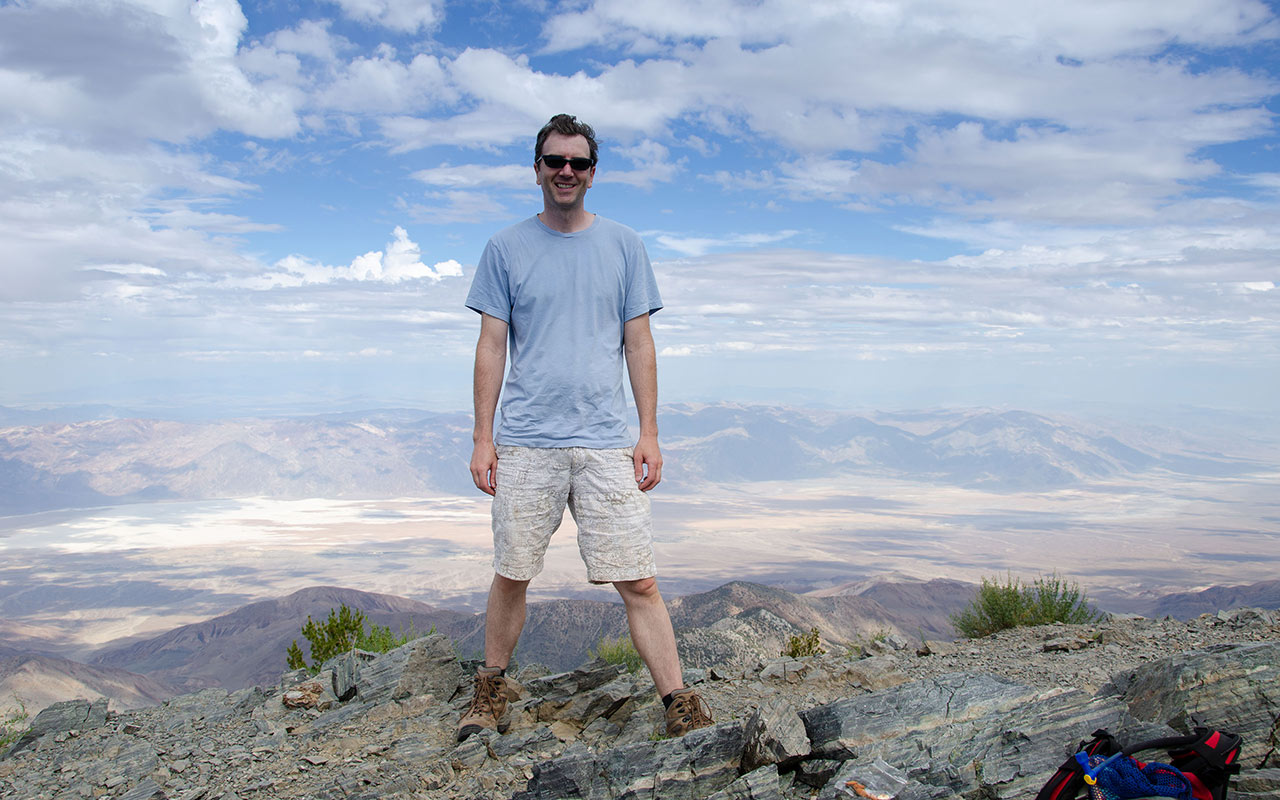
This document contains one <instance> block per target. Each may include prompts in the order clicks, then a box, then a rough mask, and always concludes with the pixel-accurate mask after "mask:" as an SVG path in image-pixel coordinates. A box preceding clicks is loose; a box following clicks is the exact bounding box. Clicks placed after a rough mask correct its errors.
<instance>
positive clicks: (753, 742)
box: [0, 609, 1280, 800]
mask: <svg viewBox="0 0 1280 800" xmlns="http://www.w3.org/2000/svg"><path fill="white" fill-rule="evenodd" d="M473 666H474V665H473V663H471V662H460V661H459V660H458V659H457V658H456V657H455V655H454V653H453V651H452V647H451V646H450V643H449V641H448V640H447V639H445V638H444V637H442V636H429V637H426V638H423V639H419V640H416V641H414V642H410V643H409V644H407V645H405V646H404V647H401V648H399V649H397V650H394V651H392V652H390V653H387V654H385V655H382V656H373V655H372V654H361V653H354V654H349V655H347V656H344V657H341V658H339V659H335V660H334V661H332V662H330V664H329V665H327V668H326V670H325V671H323V672H322V673H321V674H320V675H319V676H316V677H315V678H312V677H311V676H309V675H307V674H305V673H300V672H295V673H288V674H286V675H285V676H283V678H282V680H281V682H280V684H279V685H277V686H273V687H269V688H259V687H254V688H248V689H243V690H240V691H238V692H233V693H227V692H225V691H223V690H214V689H211V690H205V691H202V692H198V693H195V694H190V695H184V696H182V697H177V698H174V699H172V700H169V701H167V702H166V703H164V704H162V705H160V706H155V707H151V708H146V709H140V710H135V711H128V712H123V713H114V712H110V711H108V710H107V709H106V707H105V704H104V703H103V702H97V703H90V702H88V701H71V702H67V703H61V704H57V705H55V706H51V707H50V708H48V709H46V710H45V711H44V712H42V713H41V714H40V715H39V716H38V717H37V718H36V720H34V721H33V725H32V731H31V732H30V733H29V734H28V735H27V736H26V737H24V738H23V739H22V740H20V741H19V742H18V743H17V744H15V746H14V747H13V748H12V749H11V750H10V752H9V753H7V754H6V756H5V758H4V759H3V760H0V798H6V799H7V798H45V797H59V798H64V797H65V798H120V799H122V800H158V799H159V798H167V799H175V798H176V799H178V800H250V799H251V798H253V799H256V798H263V800H266V799H267V798H281V799H288V798H317V799H319V800H327V799H328V798H333V799H334V800H337V798H359V799H360V800H408V798H427V799H428V800H443V799H444V798H451V799H452V798H519V800H551V799H552V798H591V800H621V799H622V798H641V797H645V798H649V797H652V798H663V800H666V799H667V798H690V800H692V799H693V798H697V799H698V800H702V799H703V798H714V799H715V800H783V798H787V799H788V800H793V799H794V800H798V799H799V798H806V799H808V798H819V799H820V800H834V799H835V798H844V797H854V796H862V797H877V798H883V799H884V800H888V799H889V798H897V799H900V800H918V799H919V798H938V799H939V800H942V799H943V798H961V797H963V798H978V797H984V798H1012V797H1027V796H1030V795H1032V794H1034V792H1035V790H1036V789H1037V788H1038V787H1039V785H1040V784H1041V783H1043V782H1044V781H1045V780H1047V779H1048V777H1049V776H1050V775H1051V774H1052V772H1053V771H1054V769H1056V767H1057V765H1058V764H1059V763H1061V761H1062V759H1063V758H1064V757H1066V755H1067V754H1068V753H1069V751H1070V749H1072V745H1074V744H1075V742H1076V741H1078V740H1079V739H1081V738H1084V737H1087V736H1088V734H1089V733H1090V732H1092V731H1093V730H1094V729H1095V728H1098V727H1107V728H1109V729H1110V730H1111V731H1112V732H1113V733H1116V734H1117V735H1119V736H1120V737H1121V738H1124V739H1128V740H1133V739H1138V738H1149V737H1151V736H1156V735H1167V734H1170V733H1172V732H1173V730H1177V731H1178V732H1182V731H1183V730H1185V729H1186V728H1188V727H1190V726H1191V725H1194V724H1207V725H1210V726H1213V727H1220V728H1225V729H1230V730H1234V731H1235V732H1237V733H1240V734H1241V735H1242V736H1244V738H1245V748H1244V751H1243V754H1242V759H1241V760H1242V763H1243V764H1244V765H1245V768H1246V769H1245V772H1244V773H1243V774H1242V775H1241V777H1240V779H1239V781H1238V785H1237V788H1236V790H1235V791H1234V792H1233V794H1232V797H1233V798H1235V799H1237V800H1257V799H1259V798H1263V797H1273V798H1274V797H1276V796H1278V795H1280V764H1278V763H1277V760H1278V759H1280V755H1278V754H1277V750H1276V748H1277V741H1276V738H1277V725H1278V724H1280V612H1275V611H1263V610H1256V609H1242V610H1236V611H1232V612H1223V613H1220V614H1217V615H1205V616H1203V617H1200V618H1198V619H1195V620H1191V621H1190V622H1185V623H1184V622H1176V621H1173V620H1147V619H1140V618H1136V619H1135V618H1113V619H1111V620H1109V621H1107V622H1104V623H1100V624H1097V625H1090V626H1063V625H1057V626H1045V627H1041V628H1027V629H1019V630H1015V631H1006V632H1004V633H1001V634H998V635H996V636H993V637H989V638H986V639H982V640H974V641H965V640H962V641H960V642H956V643H942V644H939V643H911V642H907V641H905V640H904V639H902V638H901V637H900V636H898V635H895V634H889V635H886V636H883V637H872V638H871V639H870V640H868V641H866V642H863V643H861V644H860V646H858V647H855V648H850V649H849V650H848V651H842V652H832V653H828V654H825V655H821V656H814V657H809V658H800V659H786V658H770V659H764V660H761V661H759V662H758V663H755V664H752V665H750V666H746V667H739V666H724V667H721V666H713V667H709V668H706V669H698V670H689V671H688V675H687V677H688V679H689V680H690V681H691V682H695V683H696V684H697V685H698V687H699V689H700V691H701V692H702V693H703V695H704V697H705V698H706V699H707V701H708V702H709V704H710V706H711V708H712V710H713V713H714V714H715V717H716V719H717V720H718V721H719V722H718V724H717V725H715V726H714V727H712V728H708V729H704V730H701V731H695V732H693V733H691V734H690V735H689V736H686V737H684V738H683V739H677V740H665V739H661V738H660V737H658V736H657V735H656V731H658V730H659V722H660V717H661V714H660V710H659V709H660V704H658V703H657V702H656V700H655V698H654V696H653V686H652V683H651V682H650V681H649V680H648V677H647V675H646V674H645V673H644V672H643V671H642V672H641V673H639V674H635V675H629V674H626V673H624V672H622V671H621V669H620V668H619V667H616V666H612V665H607V664H604V663H603V662H598V661H597V662H593V663H591V664H587V665H584V666H582V667H580V668H579V669H577V670H573V671H571V672H566V673H560V674H556V675H540V674H538V671H537V670H536V669H532V668H526V669H524V670H522V671H521V672H520V673H519V674H518V678H519V679H520V681H521V683H522V685H523V697H524V699H523V700H521V701H520V702H519V703H517V704H516V705H515V706H514V707H513V709H512V715H511V725H510V729H509V730H508V732H507V733H506V734H505V735H497V734H489V733H484V734H481V735H478V736H474V737H472V738H471V739H469V740H468V741H467V742H465V743H463V744H462V745H457V744H455V743H454V742H453V730H454V725H455V724H456V722H457V719H458V717H459V716H460V714H461V712H462V710H463V709H464V708H465V706H466V704H467V701H468V699H469V692H470V683H469V674H470V671H471V669H472V667H473ZM340 698H343V699H340ZM1171 729H1172V730H1171Z"/></svg>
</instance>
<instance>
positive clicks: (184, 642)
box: [92, 586, 469, 690]
mask: <svg viewBox="0 0 1280 800" xmlns="http://www.w3.org/2000/svg"><path fill="white" fill-rule="evenodd" d="M344 603H345V604H346V605H347V606H348V607H350V608H355V609H359V610H360V611H363V612H364V613H365V614H366V615H367V616H368V617H369V619H370V620H372V621H373V622H375V623H377V624H379V625H387V626H390V627H391V629H392V630H393V631H399V630H400V629H401V628H403V629H405V630H408V629H409V627H410V626H411V625H412V626H413V628H414V629H416V630H418V631H425V630H427V629H429V628H430V627H431V626H432V625H436V626H437V627H441V628H443V627H444V626H445V625H446V624H448V623H450V622H454V621H456V620H459V619H465V618H467V617H468V616H469V615H467V614H462V613H459V612H457V611H447V610H444V609H438V608H436V607H434V606H430V605H427V604H426V603H420V602H418V601H416V600H409V599H407V598H404V597H396V596H394V595H388V594H376V593H373V592H361V591H358V590H356V589H341V588H338V587H333V586H317V587H309V588H306V589H302V590H300V591H297V592H294V593H293V594H291V595H288V596H286V597H282V598H280V599H278V600H264V601H262V602H258V603H252V604H250V605H247V606H243V607H241V608H238V609H236V610H234V611H232V612H230V613H227V614H223V615H222V616H219V617H214V618H213V619H209V620H205V621H204V622H197V623H193V624H191V625H183V626H182V627H180V628H175V629H174V630H172V631H169V632H168V633H165V634H162V635H160V636H156V637H153V638H150V639H145V640H142V641H134V642H131V643H128V644H124V645H121V646H115V647H110V648H108V649H107V650H105V651H103V652H101V653H99V654H98V656H97V657H96V658H94V659H93V662H92V663H93V664H95V665H99V666H110V667H120V668H123V669H127V670H130V671H131V672H141V673H145V674H147V675H149V676H151V677H153V678H156V679H158V680H161V681H164V682H167V683H172V684H174V685H175V686H180V687H183V688H185V689H188V690H195V689H200V688H204V687H208V686H217V687H221V688H224V689H239V688H241V687H244V686H253V685H265V684H270V683H274V682H275V681H277V680H279V678H280V673H281V672H282V671H284V669H285V663H284V653H285V649H286V648H287V647H288V646H289V643H290V642H291V641H293V640H294V639H299V640H300V641H299V646H301V647H302V648H303V652H304V653H305V652H306V646H307V645H306V640H304V639H302V637H301V635H300V633H299V631H300V629H301V627H302V624H303V623H304V622H306V619H307V617H308V616H311V617H313V618H315V619H317V620H319V619H323V618H324V617H327V616H328V614H329V611H330V609H333V608H337V607H338V606H339V605H341V604H344Z"/></svg>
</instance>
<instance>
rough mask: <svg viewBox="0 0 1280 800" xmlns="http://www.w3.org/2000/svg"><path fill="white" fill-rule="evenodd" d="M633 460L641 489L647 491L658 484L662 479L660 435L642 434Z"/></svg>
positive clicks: (637, 481) (637, 482)
mask: <svg viewBox="0 0 1280 800" xmlns="http://www.w3.org/2000/svg"><path fill="white" fill-rule="evenodd" d="M632 460H633V461H634V462H635V465H636V484H637V485H638V486H639V487H640V491H642V492H647V491H649V490H650V489H652V488H653V487H655V486H657V485H658V483H659V482H660V481H661V480H662V451H661V450H659V449H658V437H657V436H641V437H640V441H638V442H636V449H635V455H634V456H633V457H632ZM646 467H648V470H647V471H646V469H645V468H646Z"/></svg>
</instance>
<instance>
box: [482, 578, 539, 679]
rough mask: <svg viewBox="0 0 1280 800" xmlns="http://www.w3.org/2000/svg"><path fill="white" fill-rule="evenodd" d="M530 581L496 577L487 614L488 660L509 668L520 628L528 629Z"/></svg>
mask: <svg viewBox="0 0 1280 800" xmlns="http://www.w3.org/2000/svg"><path fill="white" fill-rule="evenodd" d="M528 588H529V582H528V581H513V580H511V579H510V578H504V577H502V576H501V575H497V574H495V575H494V576H493V583H492V584H491V585H490V586H489V603H488V606H487V607H486V609H485V617H484V663H485V664H486V665H488V666H490V667H501V668H502V669H506V668H507V665H508V664H510V663H511V654H512V653H514V652H515V649H516V642H518V641H519V640H520V631H522V630H524V614H525V601H524V596H525V590H526V589H528Z"/></svg>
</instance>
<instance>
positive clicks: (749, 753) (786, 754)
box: [742, 696, 811, 770]
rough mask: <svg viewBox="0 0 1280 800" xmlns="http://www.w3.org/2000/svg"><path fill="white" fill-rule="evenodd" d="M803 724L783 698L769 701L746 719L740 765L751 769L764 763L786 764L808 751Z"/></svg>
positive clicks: (806, 736) (806, 753)
mask: <svg viewBox="0 0 1280 800" xmlns="http://www.w3.org/2000/svg"><path fill="white" fill-rule="evenodd" d="M810 749H811V748H810V744H809V736H808V734H807V733H805V728H804V721H803V720H802V719H800V715H799V714H797V713H796V709H795V707H794V706H793V705H791V703H790V701H788V700H787V699H786V698H785V697H782V696H776V697H772V698H769V699H768V700H766V701H765V702H764V703H762V704H761V705H760V707H759V708H758V709H756V711H755V713H753V714H752V715H751V717H750V718H749V719H748V720H747V727H746V747H745V749H744V752H743V755H742V766H743V769H746V770H755V769H756V768H757V767H762V766H764V765H766V764H779V763H788V762H791V761H794V760H795V759H798V758H800V757H802V756H807V755H808V754H809V750H810Z"/></svg>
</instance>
